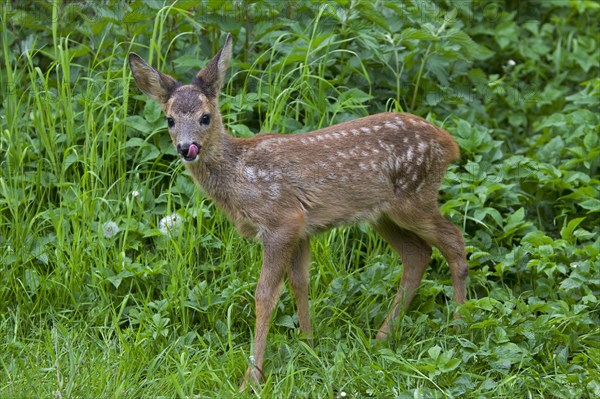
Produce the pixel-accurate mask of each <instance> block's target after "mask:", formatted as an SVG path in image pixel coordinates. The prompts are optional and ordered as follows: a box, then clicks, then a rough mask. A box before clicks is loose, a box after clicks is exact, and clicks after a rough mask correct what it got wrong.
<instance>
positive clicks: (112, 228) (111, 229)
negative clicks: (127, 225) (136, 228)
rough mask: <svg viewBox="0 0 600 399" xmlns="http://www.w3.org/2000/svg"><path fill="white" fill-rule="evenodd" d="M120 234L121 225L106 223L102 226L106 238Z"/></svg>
mask: <svg viewBox="0 0 600 399" xmlns="http://www.w3.org/2000/svg"><path fill="white" fill-rule="evenodd" d="M118 233H119V225H117V224H116V223H115V222H106V223H104V224H103V225H102V234H104V238H112V237H114V236H116V235H117V234H118Z"/></svg>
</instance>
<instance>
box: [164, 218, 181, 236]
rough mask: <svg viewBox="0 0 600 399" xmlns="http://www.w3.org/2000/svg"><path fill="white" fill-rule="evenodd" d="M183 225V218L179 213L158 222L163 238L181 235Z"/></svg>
mask: <svg viewBox="0 0 600 399" xmlns="http://www.w3.org/2000/svg"><path fill="white" fill-rule="evenodd" d="M182 225H183V218H182V217H181V216H179V215H178V214H177V213H172V214H170V215H169V216H165V217H164V218H162V219H160V221H159V222H158V229H159V230H160V233H161V234H162V235H163V236H166V237H173V236H176V235H177V234H179V231H180V230H181V226H182Z"/></svg>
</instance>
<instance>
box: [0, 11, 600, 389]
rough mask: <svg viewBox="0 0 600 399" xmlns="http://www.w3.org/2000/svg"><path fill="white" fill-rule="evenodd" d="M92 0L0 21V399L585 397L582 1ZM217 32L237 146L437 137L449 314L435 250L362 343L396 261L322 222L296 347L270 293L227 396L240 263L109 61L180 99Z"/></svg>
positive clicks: (239, 336)
mask: <svg viewBox="0 0 600 399" xmlns="http://www.w3.org/2000/svg"><path fill="white" fill-rule="evenodd" d="M109 3H110V4H108V5H103V4H97V5H93V4H88V3H77V2H72V3H69V4H63V2H60V1H52V2H35V3H32V4H25V3H22V2H2V3H1V5H0V17H1V21H0V38H1V41H2V51H1V52H0V58H1V59H0V65H2V68H1V69H0V84H1V90H0V93H1V95H0V97H1V104H0V107H1V108H0V173H1V174H0V398H31V397H39V398H92V397H93V398H96V397H98V398H161V397H162V398H173V397H178V398H205V397H206V398H227V397H240V396H242V397H262V398H270V397H273V398H284V397H310V398H333V397H341V396H342V392H343V393H345V394H346V397H349V398H363V397H374V398H446V397H454V398H459V397H460V398H507V397H510V398H521V397H533V398H537V397H541V398H595V397H599V396H600V383H599V382H598V381H600V327H599V326H600V314H599V307H598V297H599V294H600V278H599V276H600V259H599V258H600V239H599V238H598V237H599V236H600V235H599V233H600V226H599V224H598V221H597V220H598V212H599V211H600V200H598V198H599V191H600V180H599V172H598V170H599V169H598V166H599V163H600V162H599V156H600V139H599V136H600V117H598V115H599V114H600V113H599V112H598V109H599V104H600V80H599V79H598V72H599V66H598V57H597V53H598V46H599V44H598V36H597V32H596V30H595V26H596V25H597V23H596V22H595V21H597V20H598V17H599V15H598V13H599V11H598V6H597V4H596V3H592V2H523V4H519V5H516V4H512V3H510V2H508V3H507V4H503V3H490V4H480V3H478V2H474V3H470V2H457V3H451V2H446V1H442V2H439V3H438V4H437V5H434V4H431V3H428V2H425V3H415V4H413V3H404V5H403V6H400V5H397V4H396V2H387V1H382V2H380V3H378V4H372V3H371V2H353V3H348V4H346V5H340V4H337V3H336V4H333V3H331V4H329V5H325V6H321V5H319V4H317V3H316V2H310V1H298V2H290V3H285V4H284V5H282V6H281V7H279V6H278V7H273V3H270V2H266V1H253V2H249V3H251V4H249V6H248V7H241V6H239V5H236V3H232V2H228V3H227V4H226V5H225V6H223V7H221V6H219V5H218V4H217V3H216V2H214V3H211V2H209V3H207V4H204V5H203V6H198V5H196V4H195V2H186V1H181V2H177V3H175V4H174V5H173V4H171V3H169V4H168V5H166V6H163V5H162V3H156V2H148V3H144V4H142V2H141V1H134V2H133V4H132V5H128V6H125V5H123V4H121V3H114V4H113V3H112V2H109ZM226 31H230V32H232V33H233V35H234V61H233V66H232V70H231V73H230V75H229V77H228V83H227V85H226V88H225V93H224V95H223V96H222V97H221V102H222V106H221V107H222V110H223V113H224V117H225V121H226V122H227V124H228V125H229V127H230V130H231V131H232V132H233V133H234V134H236V135H238V136H250V135H253V134H255V133H257V132H260V131H279V132H285V133H290V134H292V133H296V132H302V131H309V130H313V129H316V128H318V127H322V126H327V125H330V124H333V123H337V122H341V121H345V120H348V119H354V118H357V117H360V116H364V115H367V114H372V113H376V112H381V111H385V110H396V111H408V112H413V113H416V114H418V115H420V116H423V117H427V118H428V119H429V120H431V121H432V122H434V123H436V124H438V125H440V126H443V127H444V128H446V129H447V130H448V131H450V132H451V133H452V134H453V136H454V137H455V138H456V139H457V141H458V143H459V145H460V146H461V151H462V158H461V159H460V161H458V162H457V163H456V164H455V165H452V166H451V167H450V170H449V171H448V174H447V177H446V179H445V181H444V184H443V187H442V204H441V208H442V211H443V212H444V214H445V215H447V217H448V218H449V219H450V220H452V221H453V222H454V223H455V224H456V225H457V226H459V227H460V228H461V229H462V230H463V231H464V234H465V239H466V243H467V252H468V257H469V266H470V270H469V292H468V298H469V300H468V301H467V303H466V304H465V305H463V306H461V307H459V308H458V311H459V313H460V314H461V315H462V319H460V320H454V319H453V317H452V315H453V313H454V311H455V308H456V307H455V305H454V304H452V303H451V301H450V300H449V298H451V283H450V275H449V271H448V268H447V266H446V264H445V261H444V260H443V258H442V257H441V256H440V255H439V253H438V252H436V251H434V256H433V260H432V262H431V264H430V266H429V268H428V273H427V274H426V276H425V279H424V280H423V283H422V285H421V288H420V290H419V294H418V296H417V297H416V299H415V300H414V302H413V304H412V306H411V309H410V311H409V312H408V313H407V314H406V315H405V316H404V317H403V318H402V321H401V322H400V323H399V326H398V330H397V331H396V332H395V334H394V336H393V337H391V339H390V340H388V341H386V342H376V341H375V340H374V335H375V332H376V331H377V329H378V328H379V326H380V324H381V323H382V321H383V319H384V318H385V316H386V314H387V311H388V308H389V306H390V304H391V300H392V298H393V295H394V293H395V291H396V287H397V285H398V282H399V279H400V275H401V271H402V265H401V263H400V262H399V259H398V257H397V255H396V254H395V253H393V251H392V250H391V249H390V248H388V246H387V245H385V243H383V242H382V240H381V239H380V238H379V237H378V236H377V235H375V234H374V233H373V232H372V231H370V230H369V229H368V228H367V227H366V226H353V227H348V228H343V229H335V230H333V231H331V232H329V233H326V234H322V235H320V236H318V237H315V239H314V240H313V241H312V249H313V258H312V268H311V273H312V277H311V285H310V292H311V316H312V321H313V329H314V335H315V343H316V345H315V347H314V348H311V347H309V346H308V345H307V344H306V343H305V341H304V340H303V339H302V337H300V336H299V333H298V330H297V316H296V314H295V308H294V304H293V300H292V295H291V294H290V292H289V291H288V290H287V288H286V289H284V291H283V293H282V296H281V299H280V301H279V302H278V306H277V308H276V311H275V314H274V316H273V322H272V327H271V333H270V335H269V344H268V349H267V357H266V363H265V372H266V375H267V380H266V382H265V383H264V384H263V385H262V386H261V387H260V388H257V390H256V391H248V392H246V393H245V394H244V395H240V394H239V393H238V387H239V383H240V382H241V380H242V378H243V376H244V372H245V370H246V368H247V367H248V364H249V362H250V360H249V355H250V353H251V347H250V343H251V341H252V334H253V329H254V288H255V284H256V281H257V278H258V273H259V267H260V261H261V247H260V245H259V243H257V242H252V241H248V240H244V239H241V238H240V237H239V235H238V234H237V232H236V231H235V229H234V228H233V226H232V225H231V224H230V223H229V221H227V219H226V218H225V217H224V216H223V215H222V214H221V213H220V211H219V210H218V209H216V208H215V207H214V206H213V205H212V204H211V202H210V201H209V200H207V199H206V198H205V197H204V196H203V195H202V193H201V192H199V191H198V190H197V189H196V188H195V187H194V185H193V183H192V181H191V179H190V178H189V176H187V175H186V173H185V171H184V169H183V167H182V166H181V164H180V162H179V160H178V159H177V156H176V154H175V151H174V150H173V148H172V144H171V142H170V139H169V137H168V134H167V132H166V129H165V122H164V119H163V116H162V115H161V112H160V109H159V108H158V107H157V106H156V105H155V104H154V103H153V102H152V101H150V100H148V99H146V98H145V97H144V96H143V95H142V94H141V93H140V92H139V91H138V90H137V88H135V85H134V84H133V81H132V79H131V75H130V71H129V70H128V68H127V65H126V55H127V53H128V52H129V51H136V52H138V53H140V54H141V55H143V56H144V57H145V58H146V59H147V60H151V62H152V63H153V65H155V66H157V67H160V68H161V69H164V70H165V71H167V72H169V73H172V74H174V75H175V76H177V77H179V78H180V79H181V80H183V81H188V80H190V79H191V77H192V76H193V74H194V72H195V71H196V70H197V69H198V68H200V67H201V66H202V65H203V64H204V63H205V62H206V60H208V59H209V57H211V56H212V55H213V54H214V53H215V52H216V51H217V50H218V48H219V47H220V46H221V45H222V40H223V38H224V32H226ZM509 61H512V62H509ZM173 214H176V215H178V216H177V217H176V218H177V219H178V220H181V224H180V226H179V227H178V228H174V229H172V230H170V234H165V231H164V226H162V225H161V220H164V218H166V217H170V215H173ZM162 224H163V225H164V222H163V223H162ZM161 227H162V228H161Z"/></svg>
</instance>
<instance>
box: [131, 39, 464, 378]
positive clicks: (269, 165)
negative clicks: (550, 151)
mask: <svg viewBox="0 0 600 399" xmlns="http://www.w3.org/2000/svg"><path fill="white" fill-rule="evenodd" d="M231 47H232V40H231V36H230V35H227V39H226V40H225V45H224V46H223V48H222V49H221V50H220V51H219V52H218V53H217V55H216V56H215V57H214V58H213V59H212V60H210V61H209V62H208V64H207V65H206V66H205V67H204V68H203V69H202V70H201V71H200V72H198V74H197V75H196V76H195V78H194V79H193V80H192V83H191V84H181V83H179V82H177V81H176V80H175V79H173V78H172V77H170V76H169V75H166V74H163V73H161V72H159V71H157V70H155V69H154V68H152V67H151V66H149V65H148V64H146V63H145V62H144V61H143V60H142V58H140V57H139V56H138V55H137V54H134V53H131V54H130V55H129V64H130V66H131V70H132V71H133V76H134V79H135V82H136V83H137V86H138V87H139V88H140V90H141V91H142V92H144V93H145V94H146V95H148V96H149V97H151V98H152V99H154V100H156V101H157V102H158V103H159V104H160V106H161V107H162V110H163V111H164V113H165V115H166V119H167V124H168V129H169V133H170V135H171V138H172V139H173V144H174V145H175V147H176V148H177V152H178V153H179V154H180V155H181V158H182V159H183V162H184V164H185V166H186V168H187V170H188V171H189V172H190V174H191V176H192V177H193V179H194V180H195V181H196V183H197V184H198V185H199V186H201V187H202V188H203V189H204V191H205V193H206V194H207V195H208V196H209V197H211V198H212V200H213V201H214V202H216V204H217V205H218V206H219V207H220V208H221V209H222V210H223V211H224V212H225V213H226V214H227V215H228V216H229V218H230V219H231V220H232V221H233V222H234V223H235V225H236V227H237V229H238V231H239V232H240V234H242V235H244V236H247V237H257V238H259V239H260V240H262V242H263V245H264V252H263V260H262V269H261V272H260V277H259V280H258V284H257V287H256V296H255V300H256V330H255V335H254V361H253V362H252V363H253V364H252V365H251V366H250V367H249V369H248V371H247V373H246V377H245V380H244V383H243V384H242V387H244V386H245V385H246V384H248V383H249V382H255V383H259V382H260V380H261V378H262V376H263V373H262V367H263V360H264V353H265V346H266V341H267V332H268V330H269V323H270V319H271V313H272V312H273V309H274V307H275V305H276V302H277V300H278V297H279V293H280V289H281V286H282V282H283V278H284V275H285V274H286V273H287V277H288V279H289V282H290V285H291V288H292V291H293V294H294V297H295V300H296V306H297V311H298V321H299V324H300V330H301V332H302V333H303V334H304V335H306V336H307V337H309V338H310V337H311V326H310V319H309V305H308V278H309V263H310V243H309V239H310V236H311V235H312V234H314V233H316V232H320V231H324V230H327V229H329V228H331V227H332V226H338V225H340V224H347V223H355V222H359V221H366V222H368V223H370V224H371V225H372V226H373V228H374V229H375V230H376V231H377V232H378V233H379V234H380V235H381V236H382V237H383V238H384V239H385V240H386V241H387V242H388V243H389V245H391V247H392V248H393V249H394V250H395V251H396V252H398V254H399V255H400V257H401V260H402V263H403V265H404V271H403V273H402V279H401V281H400V288H399V290H398V293H397V294H396V297H395V298H394V301H393V303H392V306H391V309H390V312H389V314H388V316H387V318H386V319H385V321H384V323H383V325H382V326H381V328H380V329H379V331H378V333H377V338H378V339H380V338H385V337H386V336H387V335H388V334H389V333H390V331H391V329H392V328H393V324H394V323H393V322H394V320H395V319H396V318H397V317H398V315H399V312H400V310H401V309H406V308H407V307H408V305H409V303H410V302H411V300H412V298H413V297H414V295H415V293H416V290H417V288H418V286H419V283H420V281H421V279H422V277H423V274H424V272H425V267H426V265H427V263H428V262H429V260H430V257H431V246H432V245H434V246H436V247H437V248H438V249H439V250H440V251H441V253H442V254H443V256H444V257H445V258H446V260H447V262H448V265H449V267H450V272H451V275H452V285H453V287H454V294H453V297H454V300H455V301H456V302H458V303H463V302H464V301H465V295H466V278H467V268H468V266H467V261H466V255H465V247H464V242H463V237H462V234H461V232H460V230H459V229H458V228H456V227H455V226H454V225H453V224H451V223H450V222H449V221H448V220H446V219H445V218H444V217H442V216H441V214H440V212H439V209H438V190H439V186H440V182H441V180H442V178H443V176H444V173H445V170H446V167H447V165H448V164H449V163H450V162H451V161H453V160H456V159H457V158H458V156H459V149H458V146H457V145H456V143H455V141H454V140H453V139H452V137H451V136H450V134H449V133H448V132H446V131H444V130H442V129H440V128H438V127H436V126H434V125H432V124H431V123H429V122H427V121H425V120H423V119H421V118H419V117H417V116H414V115H410V114H404V113H382V114H377V115H373V116H368V117H364V118H360V119H356V120H353V121H350V122H344V123H340V124H337V125H335V126H331V127H327V128H324V129H320V130H317V131H313V132H309V133H303V134H285V135H282V134H275V133H269V134H258V135H256V136H255V137H252V138H235V137H232V136H231V135H230V134H228V132H227V130H226V129H225V127H224V126H223V121H222V118H221V114H220V112H219V106H218V98H219V92H220V89H221V86H222V85H223V79H224V77H225V73H226V70H227V67H228V65H229V61H230V59H231Z"/></svg>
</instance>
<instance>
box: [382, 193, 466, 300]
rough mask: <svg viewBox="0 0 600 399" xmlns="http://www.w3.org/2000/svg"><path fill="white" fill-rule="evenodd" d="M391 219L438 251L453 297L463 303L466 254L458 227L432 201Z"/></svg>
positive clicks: (395, 215)
mask: <svg viewBox="0 0 600 399" xmlns="http://www.w3.org/2000/svg"><path fill="white" fill-rule="evenodd" d="M423 209H426V210H427V211H423ZM389 216H390V217H391V218H392V220H394V222H395V223H396V224H398V225H400V226H402V227H403V228H404V229H407V230H410V231H412V232H413V233H415V234H416V235H417V236H419V237H420V238H421V239H422V240H424V241H425V242H427V243H428V244H429V245H433V246H435V247H436V248H438V249H439V250H440V252H441V253H442V255H443V256H444V258H446V261H447V262H448V266H449V267H450V274H451V276H452V286H453V289H454V294H453V299H454V301H455V302H457V303H459V304H462V303H464V302H465V299H466V295H467V274H468V271H469V270H468V269H469V266H468V265H467V256H466V252H465V242H464V239H463V236H462V233H461V232H460V230H459V229H458V228H457V227H456V226H454V225H453V224H452V223H450V222H449V221H448V220H447V219H446V218H444V217H443V216H442V215H441V214H440V213H439V210H438V209H437V205H435V204H429V206H427V204H423V205H421V207H420V209H416V208H413V209H411V210H410V211H408V210H407V209H403V211H402V212H401V213H400V212H397V213H395V214H390V215H389Z"/></svg>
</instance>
